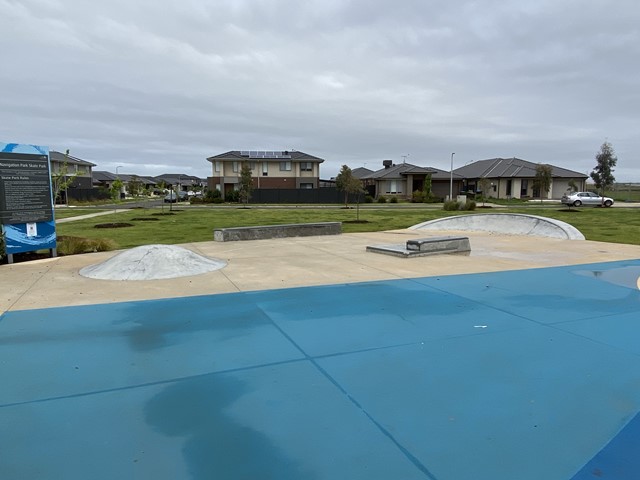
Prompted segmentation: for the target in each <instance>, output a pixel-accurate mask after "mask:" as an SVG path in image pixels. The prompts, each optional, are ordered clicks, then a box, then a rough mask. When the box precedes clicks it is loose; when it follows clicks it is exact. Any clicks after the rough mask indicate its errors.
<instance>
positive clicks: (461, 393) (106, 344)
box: [0, 261, 640, 480]
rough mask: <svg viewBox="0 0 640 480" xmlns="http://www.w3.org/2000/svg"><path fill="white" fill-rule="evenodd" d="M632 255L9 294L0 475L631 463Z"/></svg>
mask: <svg viewBox="0 0 640 480" xmlns="http://www.w3.org/2000/svg"><path fill="white" fill-rule="evenodd" d="M638 277H640V261H630V262H613V263H606V264H591V265H580V266H572V267H561V268H549V269H537V270H526V271H512V272H501V273H487V274H474V275H457V276H445V277H428V278H419V279H411V280H395V281H381V282H370V283H359V284H349V285H333V286H324V287H308V288H297V289H288V290H275V291H260V292H252V293H238V294H225V295H212V296H202V297H191V298H182V299H167V300H159V301H144V302H130V303H115V304H110V305H94V306H82V307H67V308H55V309H45V310H32V311H17V312H9V313H6V314H4V315H3V316H2V317H0V385H1V386H2V387H1V389H0V425H1V427H2V428H1V429H0V478H3V479H5V478H6V479H12V480H13V479H35V478H38V479H65V480H73V479H78V480H79V479H82V480H84V479H116V478H118V479H120V478H123V479H129V478H140V479H172V480H173V479H213V478H221V479H278V480H286V479H331V480H333V479H368V480H371V479H385V480H387V479H431V480H435V479H438V480H470V479H473V480H481V479H487V480H499V479H504V480H514V479H517V480H540V479H558V480H564V479H566V480H572V479H574V480H577V479H580V480H583V479H591V478H596V479H597V478H606V479H617V480H631V479H637V478H638V472H639V471H640V460H639V459H640V455H638V454H637V452H638V451H639V450H640V445H639V442H638V439H639V438H640V420H639V419H638V418H639V417H638V416H637V414H638V412H639V411H640V342H639V341H638V338H640V291H639V290H638V287H637V278H638Z"/></svg>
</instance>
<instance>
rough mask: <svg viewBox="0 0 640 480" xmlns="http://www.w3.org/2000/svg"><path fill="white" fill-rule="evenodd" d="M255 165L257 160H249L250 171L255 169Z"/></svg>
mask: <svg viewBox="0 0 640 480" xmlns="http://www.w3.org/2000/svg"><path fill="white" fill-rule="evenodd" d="M256 165H257V162H249V168H250V169H251V171H253V170H255V169H256Z"/></svg>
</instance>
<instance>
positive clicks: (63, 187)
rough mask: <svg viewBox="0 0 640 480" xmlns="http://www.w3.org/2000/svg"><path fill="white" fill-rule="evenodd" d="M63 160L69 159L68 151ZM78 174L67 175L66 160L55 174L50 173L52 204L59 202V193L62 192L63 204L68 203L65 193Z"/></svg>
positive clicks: (67, 165) (67, 166)
mask: <svg viewBox="0 0 640 480" xmlns="http://www.w3.org/2000/svg"><path fill="white" fill-rule="evenodd" d="M64 156H65V158H67V159H68V158H69V149H67V151H66V152H65V154H64ZM77 176H78V173H77V172H76V173H74V174H72V175H69V164H68V163H67V160H65V161H64V162H62V165H60V167H59V168H58V171H57V172H55V173H54V172H51V188H52V189H53V203H56V202H57V201H58V200H59V197H60V193H61V192H62V191H64V192H65V202H67V203H69V199H68V198H67V195H66V191H67V189H68V188H69V187H70V186H71V185H72V184H73V182H74V181H75V179H76V177H77Z"/></svg>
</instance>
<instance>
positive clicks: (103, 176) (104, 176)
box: [93, 170, 157, 195]
mask: <svg viewBox="0 0 640 480" xmlns="http://www.w3.org/2000/svg"><path fill="white" fill-rule="evenodd" d="M116 180H120V181H121V182H122V190H121V192H120V193H123V194H125V195H126V194H130V193H131V189H130V188H129V183H130V182H139V186H140V187H141V188H140V190H142V191H149V190H152V189H153V188H155V186H156V185H157V182H156V180H155V179H154V178H152V177H147V176H144V175H135V174H128V173H126V174H125V173H111V172H106V171H100V170H96V171H95V172H93V186H94V187H96V188H104V189H110V188H111V185H112V184H113V182H114V181H116ZM142 191H139V192H138V193H142Z"/></svg>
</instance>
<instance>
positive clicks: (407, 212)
mask: <svg viewBox="0 0 640 480" xmlns="http://www.w3.org/2000/svg"><path fill="white" fill-rule="evenodd" d="M92 211H94V212H95V210H92ZM500 212H512V213H527V214H531V215H540V216H545V217H550V218H555V219H558V220H562V221H564V222H567V223H569V224H571V225H573V226H574V227H576V228H577V229H578V230H580V231H581V232H582V233H583V234H584V235H585V237H586V238H587V239H588V240H596V241H603V242H614V243H629V244H635V245H640V209H635V208H617V209H616V208H582V209H577V210H576V209H574V211H572V212H566V211H562V209H561V208H560V207H559V206H558V205H554V206H535V205H534V206H532V205H527V206H519V207H510V208H500V209H498V208H495V209H478V210H476V211H475V212H459V213H456V212H445V211H444V210H442V209H441V206H440V207H436V208H434V206H431V205H426V206H425V207H422V208H420V207H415V205H413V206H411V208H408V206H403V205H397V206H396V205H394V206H380V207H376V206H371V205H367V206H366V208H361V209H360V220H361V221H362V220H364V221H366V223H350V222H353V221H354V220H356V210H355V208H354V209H348V210H347V209H344V208H340V207H339V206H331V207H322V208H313V207H308V206H305V207H304V208H302V207H281V208H248V209H243V208H239V207H238V208H236V207H227V208H208V207H199V208H188V207H187V208H181V207H180V206H174V214H173V215H154V214H159V213H162V210H161V209H157V208H156V209H135V210H132V211H127V212H118V213H114V214H113V215H105V216H102V217H96V218H91V219H86V220H79V221H77V222H69V223H63V224H59V225H58V226H57V227H56V230H57V233H58V235H59V236H60V235H69V236H78V237H87V238H107V239H110V240H113V241H114V242H115V243H116V244H117V246H118V248H130V247H135V246H138V245H145V244H151V243H163V244H178V243H189V242H202V241H211V240H213V230H214V229H216V228H224V227H240V226H251V225H276V224H284V223H308V222H343V225H342V231H343V232H344V233H353V232H371V231H382V230H393V229H400V228H407V227H409V226H411V225H415V224H418V223H421V222H424V221H427V220H433V219H436V218H442V217H446V216H450V215H452V214H458V215H464V214H466V213H500ZM85 213H86V212H85ZM164 213H165V214H167V213H169V209H168V208H167V207H165V208H164ZM135 218H155V219H157V220H146V221H145V220H134V219H135ZM116 222H122V223H131V224H132V225H133V226H131V227H125V228H95V225H96V224H104V223H116Z"/></svg>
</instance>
